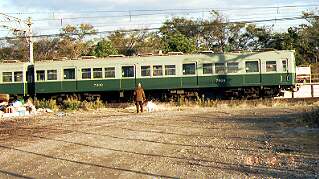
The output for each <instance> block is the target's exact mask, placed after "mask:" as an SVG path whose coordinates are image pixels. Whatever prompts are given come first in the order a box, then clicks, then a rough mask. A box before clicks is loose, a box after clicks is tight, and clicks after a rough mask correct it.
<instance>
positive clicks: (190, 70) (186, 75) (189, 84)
mask: <svg viewBox="0 0 319 179" xmlns="http://www.w3.org/2000/svg"><path fill="white" fill-rule="evenodd" d="M182 68H183V73H182V75H183V76H182V77H181V83H180V84H181V88H194V87H197V86H198V72H197V62H196V61H195V62H187V63H184V64H183V66H182Z"/></svg>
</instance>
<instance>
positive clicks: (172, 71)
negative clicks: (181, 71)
mask: <svg viewBox="0 0 319 179" xmlns="http://www.w3.org/2000/svg"><path fill="white" fill-rule="evenodd" d="M165 75H167V76H170V75H176V65H165Z"/></svg>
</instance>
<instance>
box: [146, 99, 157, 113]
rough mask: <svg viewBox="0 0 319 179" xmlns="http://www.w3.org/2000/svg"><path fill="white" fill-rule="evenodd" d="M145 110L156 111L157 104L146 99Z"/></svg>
mask: <svg viewBox="0 0 319 179" xmlns="http://www.w3.org/2000/svg"><path fill="white" fill-rule="evenodd" d="M146 111H147V112H154V111H157V105H156V104H155V103H153V101H152V100H151V101H147V102H146Z"/></svg>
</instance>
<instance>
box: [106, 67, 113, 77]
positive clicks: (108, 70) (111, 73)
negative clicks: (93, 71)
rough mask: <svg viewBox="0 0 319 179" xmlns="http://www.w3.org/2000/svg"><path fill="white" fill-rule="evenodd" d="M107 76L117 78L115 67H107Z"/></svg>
mask: <svg viewBox="0 0 319 179" xmlns="http://www.w3.org/2000/svg"><path fill="white" fill-rule="evenodd" d="M105 78H115V67H107V68H105Z"/></svg>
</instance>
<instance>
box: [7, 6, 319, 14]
mask: <svg viewBox="0 0 319 179" xmlns="http://www.w3.org/2000/svg"><path fill="white" fill-rule="evenodd" d="M318 6H319V4H300V5H282V6H255V7H239V8H170V9H135V10H82V11H81V10H80V11H68V12H54V11H38V12H7V13H6V14H18V15H23V14H26V15H28V14H53V13H54V14H66V13H70V12H71V13H74V12H75V13H77V14H81V13H82V14H83V13H129V12H163V11H192V10H201V11H202V10H216V11H234V10H250V9H277V8H298V7H318Z"/></svg>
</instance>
